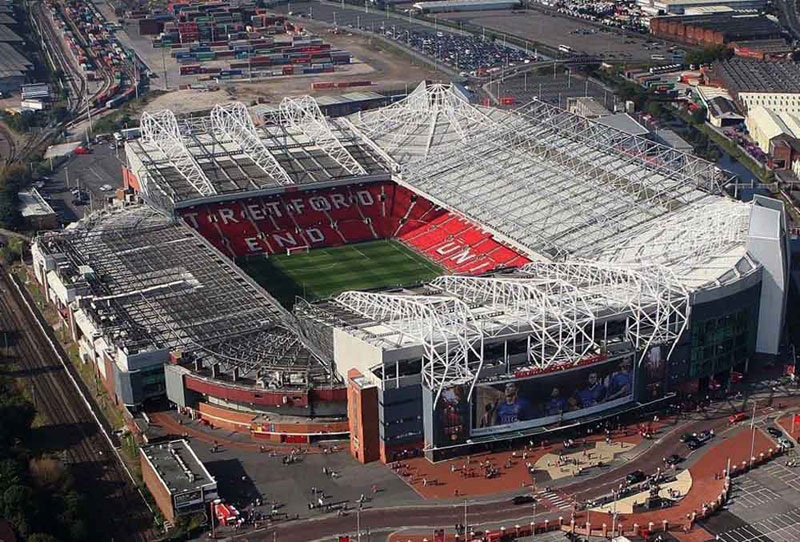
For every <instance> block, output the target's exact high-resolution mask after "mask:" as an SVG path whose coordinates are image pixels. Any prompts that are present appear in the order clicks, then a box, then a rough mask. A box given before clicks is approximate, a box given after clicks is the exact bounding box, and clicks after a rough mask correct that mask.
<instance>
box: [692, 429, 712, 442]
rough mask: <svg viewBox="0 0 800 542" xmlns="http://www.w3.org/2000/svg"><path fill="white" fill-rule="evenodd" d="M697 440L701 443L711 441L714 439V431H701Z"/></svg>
mask: <svg viewBox="0 0 800 542" xmlns="http://www.w3.org/2000/svg"><path fill="white" fill-rule="evenodd" d="M695 438H697V440H699V441H700V442H705V441H707V440H711V439H712V438H714V431H713V430H708V431H700V432H699V433H697V437H695Z"/></svg>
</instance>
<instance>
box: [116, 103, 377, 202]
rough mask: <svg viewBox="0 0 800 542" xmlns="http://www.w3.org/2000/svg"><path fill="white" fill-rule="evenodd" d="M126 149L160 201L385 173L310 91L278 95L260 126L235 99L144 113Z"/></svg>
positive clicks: (146, 191)
mask: <svg viewBox="0 0 800 542" xmlns="http://www.w3.org/2000/svg"><path fill="white" fill-rule="evenodd" d="M306 98H307V97H306ZM127 153H128V164H129V166H130V168H131V170H132V171H133V173H134V174H135V175H136V177H137V178H138V179H139V182H140V183H141V185H142V186H141V188H142V192H143V195H144V196H145V198H146V199H148V200H149V201H150V202H151V203H153V204H154V205H155V206H157V207H161V208H164V209H172V208H174V207H176V206H178V207H179V206H181V205H185V204H188V202H193V201H196V200H198V199H202V198H207V197H220V196H221V197H231V196H234V195H236V194H245V193H246V194H248V195H252V193H254V192H258V191H269V190H271V189H279V188H280V187H282V186H287V185H302V184H310V183H317V184H319V183H325V182H332V181H337V180H341V179H351V178H352V177H354V176H368V175H374V174H381V175H384V176H385V175H386V170H385V166H384V165H383V164H382V163H381V162H380V159H379V158H378V157H377V156H375V155H374V153H373V152H372V151H371V150H370V149H369V147H366V146H365V145H362V144H361V143H360V142H359V141H358V140H357V139H356V138H355V136H354V135H353V134H352V133H351V132H349V131H348V130H347V128H346V127H345V126H342V125H340V124H339V123H336V122H335V121H333V120H332V119H325V118H324V117H323V116H322V113H321V112H320V110H319V107H318V106H317V104H316V102H314V101H313V100H311V99H310V98H308V99H305V100H304V99H303V98H297V99H294V100H288V101H284V103H283V104H281V109H280V114H279V115H278V118H276V119H275V122H273V123H271V124H267V125H265V126H258V127H256V126H255V125H254V123H253V121H252V119H251V117H250V115H249V114H248V111H247V108H246V107H245V106H244V105H243V104H241V103H236V102H234V103H229V104H221V105H218V106H216V107H215V108H214V109H213V110H212V112H211V115H210V116H208V117H201V118H181V119H178V118H176V117H175V115H174V114H173V113H172V111H169V110H166V111H159V112H157V113H144V114H143V115H142V137H141V138H140V139H138V140H135V141H132V142H129V143H128V144H127Z"/></svg>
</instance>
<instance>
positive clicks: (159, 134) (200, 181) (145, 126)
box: [141, 110, 217, 196]
mask: <svg viewBox="0 0 800 542" xmlns="http://www.w3.org/2000/svg"><path fill="white" fill-rule="evenodd" d="M141 127H142V139H143V140H144V141H145V142H147V143H151V144H153V145H154V146H155V147H156V148H157V149H158V150H159V151H160V152H161V154H163V155H164V159H165V160H167V161H168V162H169V163H170V164H172V166H173V167H174V168H175V169H176V170H178V172H179V173H180V174H181V176H183V178H184V179H186V181H187V182H188V183H189V184H190V185H191V186H192V188H194V189H195V190H197V192H198V193H200V194H201V195H203V196H211V195H214V194H216V193H217V190H216V189H215V188H214V185H213V184H212V183H211V181H210V180H209V179H208V177H206V174H205V173H203V168H202V167H200V165H199V164H198V163H197V160H195V158H194V156H192V154H191V153H190V152H189V150H188V149H187V148H186V145H185V144H184V142H183V135H182V134H181V131H180V128H179V127H178V121H177V120H176V118H175V114H174V113H173V112H172V111H170V110H164V111H158V112H157V113H148V112H144V113H142V120H141Z"/></svg>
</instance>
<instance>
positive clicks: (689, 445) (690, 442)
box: [686, 438, 703, 450]
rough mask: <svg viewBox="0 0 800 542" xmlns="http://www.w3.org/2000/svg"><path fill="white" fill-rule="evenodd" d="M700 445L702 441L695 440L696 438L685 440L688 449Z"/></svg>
mask: <svg viewBox="0 0 800 542" xmlns="http://www.w3.org/2000/svg"><path fill="white" fill-rule="evenodd" d="M702 445H703V443H702V442H700V441H699V440H697V439H696V438H693V439H691V440H687V441H686V447H687V448H689V449H690V450H696V449H698V448H699V447H700V446H702Z"/></svg>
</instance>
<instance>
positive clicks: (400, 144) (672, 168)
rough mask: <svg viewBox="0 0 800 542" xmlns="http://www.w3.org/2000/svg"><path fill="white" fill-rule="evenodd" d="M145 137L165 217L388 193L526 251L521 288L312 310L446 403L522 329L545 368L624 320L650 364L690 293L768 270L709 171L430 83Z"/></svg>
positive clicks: (576, 355) (544, 110) (289, 102)
mask: <svg viewBox="0 0 800 542" xmlns="http://www.w3.org/2000/svg"><path fill="white" fill-rule="evenodd" d="M143 127H144V128H143V138H142V140H141V142H140V143H138V144H134V145H129V146H128V157H129V163H130V164H131V165H132V168H133V170H134V171H133V172H134V174H136V176H137V177H138V178H139V179H140V181H141V182H142V188H143V191H144V195H145V197H146V198H147V199H148V200H149V201H150V202H151V203H153V204H155V205H158V206H161V207H163V208H165V209H167V210H169V211H172V210H173V209H174V208H176V207H181V206H186V205H194V204H195V203H201V202H204V201H219V200H221V199H234V198H239V197H249V196H252V195H257V194H264V193H270V192H277V191H285V190H287V188H288V189H294V187H295V186H296V185H304V186H307V187H309V188H318V187H321V186H330V185H333V184H338V183H349V182H353V181H354V180H357V181H359V182H366V181H370V180H386V179H389V178H391V179H393V180H394V181H395V182H397V183H400V184H402V185H404V186H406V187H408V188H410V189H411V190H412V191H414V192H417V193H419V194H421V195H422V196H424V197H425V198H427V199H429V200H430V201H432V202H433V203H434V204H436V205H438V206H440V207H443V208H446V209H448V210H450V211H451V212H453V213H456V214H457V215H460V216H463V217H465V218H467V219H469V220H471V221H474V222H476V223H479V224H481V226H482V227H483V228H484V229H486V230H487V231H489V232H491V233H492V234H493V235H494V236H495V238H497V239H499V240H500V241H502V242H505V243H507V244H508V245H510V246H513V247H515V248H516V249H517V250H519V251H520V252H521V253H524V254H526V255H527V256H528V257H529V258H530V259H531V260H532V261H533V262H534V263H533V264H530V265H529V266H527V267H525V268H523V269H521V270H518V271H516V272H515V273H512V274H511V275H507V274H506V275H502V276H499V277H488V278H480V279H473V278H466V277H443V278H441V279H438V280H437V281H434V282H433V283H432V284H430V285H429V288H428V290H426V291H425V292H422V293H419V292H417V293H416V294H415V295H409V294H408V293H367V292H345V293H343V294H341V295H340V296H338V297H337V298H335V299H333V300H331V301H329V304H330V305H331V306H334V305H335V306H338V307H339V308H340V309H341V311H343V312H342V316H341V318H342V320H341V321H339V320H337V318H339V316H336V315H335V314H331V313H330V312H328V313H327V314H322V313H325V311H324V310H320V311H318V312H319V313H320V314H321V315H319V318H323V319H325V318H329V319H330V318H332V319H333V320H330V321H329V324H330V323H331V322H332V325H336V326H340V327H346V328H348V329H351V330H355V331H354V332H357V333H360V334H363V336H364V337H365V338H366V339H365V340H369V341H371V342H375V343H376V344H379V345H381V347H383V348H392V347H397V346H398V345H402V346H410V345H419V346H422V347H423V349H424V357H423V377H424V381H425V384H426V385H427V386H429V387H431V388H434V389H438V390H441V389H442V387H444V386H447V385H453V384H455V383H465V382H470V381H472V382H474V378H475V377H476V375H477V374H478V372H479V364H480V363H481V360H482V359H483V356H482V353H481V351H480V345H481V344H482V342H483V340H484V339H486V338H490V337H493V336H497V335H498V334H504V333H509V332H510V331H509V330H512V329H513V330H523V331H525V332H526V333H529V336H530V337H531V343H530V344H531V346H530V349H531V350H530V357H531V359H532V360H534V361H535V362H536V363H538V364H540V365H542V366H548V365H551V364H559V363H566V364H569V363H573V362H576V361H578V360H580V359H581V358H582V357H584V356H586V355H587V353H589V352H595V351H596V350H597V347H598V342H597V339H596V338H594V337H593V335H592V332H590V329H592V328H593V326H594V325H595V324H596V323H597V322H598V321H602V319H604V318H607V317H609V315H614V314H618V315H619V314H624V315H625V318H627V319H628V320H629V321H631V322H632V323H633V325H632V326H630V328H629V329H628V331H626V333H627V337H628V340H630V341H631V343H632V344H635V345H636V346H637V348H640V349H641V350H642V351H644V350H646V348H647V346H648V345H650V344H653V343H657V344H667V345H673V344H674V343H675V341H676V340H677V338H678V337H679V336H680V334H681V333H682V331H683V329H684V328H685V324H686V320H687V308H688V306H689V300H690V297H691V295H692V292H694V291H696V290H698V289H702V288H709V287H714V286H716V285H719V284H724V283H727V282H729V281H734V280H737V279H739V278H741V277H743V276H744V275H748V274H750V273H752V272H755V271H757V270H758V269H759V267H760V266H759V264H758V263H757V262H755V261H754V260H753V259H752V258H751V257H750V256H749V255H748V253H747V239H748V228H749V222H750V212H751V206H750V205H748V204H744V203H741V202H737V201H734V200H732V199H730V198H728V197H726V196H725V195H724V194H723V192H722V188H723V186H724V185H725V184H726V183H727V182H728V181H729V180H730V178H729V176H727V175H726V174H725V173H724V172H723V171H721V170H720V169H718V168H717V167H716V166H715V165H714V164H713V163H711V162H708V161H705V160H703V159H701V158H698V157H696V156H693V155H691V154H687V153H683V152H680V151H677V150H674V149H671V148H669V147H667V146H664V145H660V144H657V143H654V142H652V141H650V140H647V139H645V138H642V137H639V136H636V135H631V134H627V133H625V132H623V131H620V130H617V129H614V128H613V127H609V126H604V125H602V124H599V123H597V122H593V121H591V120H588V119H586V118H583V117H581V116H578V115H574V114H571V113H568V112H567V111H564V110H562V109H559V108H557V107H554V106H552V105H548V104H545V103H542V102H539V101H533V102H531V103H530V104H528V105H526V106H524V107H522V108H520V109H518V110H515V111H501V110H498V109H495V108H490V107H482V106H476V105H473V104H471V103H469V100H468V99H467V97H466V96H465V95H463V94H462V93H460V92H459V91H458V90H457V89H456V88H455V87H453V86H445V85H435V84H434V85H429V84H426V83H422V84H420V86H419V87H418V88H416V89H415V90H414V91H413V92H412V93H410V94H409V96H407V97H406V98H405V99H403V100H401V101H399V102H395V103H394V104H391V105H389V106H386V107H382V108H378V109H373V110H367V111H361V112H359V113H356V114H353V115H350V116H348V117H341V118H336V119H330V118H325V117H324V116H323V115H322V114H321V113H320V110H319V107H318V106H317V104H316V102H315V101H314V99H313V98H310V97H307V96H306V97H301V98H287V99H285V100H284V101H283V102H282V103H281V105H280V107H279V108H278V111H277V113H276V114H275V115H274V118H273V121H272V123H271V124H268V125H267V126H265V127H259V128H255V127H253V124H252V122H251V121H250V119H249V117H248V116H247V111H246V109H245V108H244V106H242V105H241V104H224V105H220V106H217V107H216V108H215V109H214V111H213V112H212V114H211V116H210V117H207V118H205V119H191V120H183V119H181V120H178V119H176V118H175V117H174V116H173V115H172V114H171V113H170V112H161V113H157V114H154V115H148V116H146V117H145V118H144V119H143ZM305 167H307V168H310V169H303V168H305ZM237 171H238V173H237ZM312 312H314V311H309V314H311V313H312ZM476 362H477V363H478V365H477V366H476V365H475V364H476Z"/></svg>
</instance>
